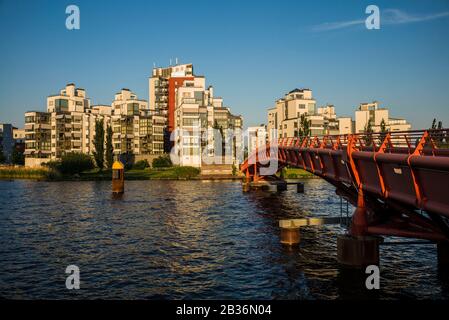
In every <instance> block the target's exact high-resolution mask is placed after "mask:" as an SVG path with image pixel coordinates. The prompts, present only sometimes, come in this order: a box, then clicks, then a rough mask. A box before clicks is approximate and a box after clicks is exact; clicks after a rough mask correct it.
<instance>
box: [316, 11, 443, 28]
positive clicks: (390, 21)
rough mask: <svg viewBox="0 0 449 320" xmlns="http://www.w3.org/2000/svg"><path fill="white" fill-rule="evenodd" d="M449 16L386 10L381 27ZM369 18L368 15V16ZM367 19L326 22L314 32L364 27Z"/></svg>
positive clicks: (381, 17)
mask: <svg viewBox="0 0 449 320" xmlns="http://www.w3.org/2000/svg"><path fill="white" fill-rule="evenodd" d="M448 16H449V11H444V12H439V13H432V14H410V13H407V12H404V11H402V10H399V9H384V10H382V9H381V10H380V25H381V26H382V25H395V24H406V23H415V22H424V21H430V20H436V19H440V18H444V17H448ZM366 17H368V15H366ZM364 24H365V19H359V20H349V21H339V22H326V23H322V24H318V25H316V26H313V27H312V28H311V29H312V31H316V32H322V31H331V30H338V29H345V28H350V27H354V26H357V25H364Z"/></svg>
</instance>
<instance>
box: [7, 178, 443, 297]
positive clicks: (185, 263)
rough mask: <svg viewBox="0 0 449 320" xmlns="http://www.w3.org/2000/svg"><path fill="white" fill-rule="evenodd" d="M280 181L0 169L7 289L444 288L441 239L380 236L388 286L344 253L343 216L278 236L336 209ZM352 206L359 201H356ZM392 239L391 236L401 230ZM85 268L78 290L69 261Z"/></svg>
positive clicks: (268, 292)
mask: <svg viewBox="0 0 449 320" xmlns="http://www.w3.org/2000/svg"><path fill="white" fill-rule="evenodd" d="M304 183H305V193H304V194H298V193H296V190H295V188H293V186H292V187H291V189H290V187H289V190H288V191H286V192H282V193H269V192H251V193H242V190H241V184H240V182H223V181H220V182H207V181H126V192H125V194H124V195H123V197H121V198H118V199H114V198H113V197H112V196H111V184H110V182H104V181H102V182H100V181H99V182H36V181H26V180H23V181H19V180H17V181H0V297H3V298H19V299H37V298H39V299H66V298H70V299H72V298H76V299H77V298H87V299H93V298H103V299H117V298H120V299H247V298H248V299H249V298H252V299H357V298H362V299H363V298H369V299H400V298H412V299H415V298H417V299H448V298H449V280H448V279H447V275H446V273H443V272H441V270H438V267H437V260H436V248H435V246H434V245H398V246H382V247H381V280H380V285H381V289H380V290H371V291H368V290H366V289H364V281H365V277H366V276H365V275H361V274H357V273H353V272H349V273H348V272H344V271H342V270H340V269H339V267H338V264H337V261H336V236H337V235H338V234H341V233H344V228H343V227H341V226H339V225H333V226H324V227H308V228H305V229H302V231H301V236H302V242H301V245H300V246H299V247H298V248H288V247H285V246H282V245H281V244H280V242H279V234H280V231H279V228H278V221H279V219H282V218H288V217H306V216H311V215H313V216H317V215H320V216H326V215H330V216H332V215H334V216H339V215H340V199H339V198H338V196H337V195H336V194H335V188H334V187H332V186H331V185H329V184H327V183H326V182H325V181H323V180H320V179H308V180H304ZM350 210H352V209H351V208H350ZM392 241H395V239H393V240H392ZM68 265H76V266H78V267H79V269H80V276H81V288H80V290H68V289H66V286H65V281H66V276H68V275H67V274H65V268H66V267H67V266H68Z"/></svg>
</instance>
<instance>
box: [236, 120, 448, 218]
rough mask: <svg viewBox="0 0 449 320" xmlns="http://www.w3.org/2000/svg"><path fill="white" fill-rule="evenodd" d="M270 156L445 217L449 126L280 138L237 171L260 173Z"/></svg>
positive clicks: (261, 149) (248, 173)
mask: <svg viewBox="0 0 449 320" xmlns="http://www.w3.org/2000/svg"><path fill="white" fill-rule="evenodd" d="M268 147H270V148H271V149H270V148H268ZM273 149H275V150H277V152H276V153H273V152H272V150H273ZM273 157H275V158H276V159H273ZM262 160H263V161H262ZM270 160H276V161H278V162H279V168H282V167H283V166H286V165H290V166H295V167H300V168H303V169H305V170H307V171H309V172H312V173H313V174H315V175H318V176H321V177H323V178H326V179H327V180H331V181H334V182H341V183H345V184H349V185H353V186H354V187H355V188H357V189H362V190H363V191H366V192H369V193H371V194H374V195H376V196H378V197H379V198H382V199H392V200H395V201H399V202H401V203H403V204H405V205H409V206H413V207H415V208H419V209H423V210H427V211H432V212H436V213H439V214H444V215H446V216H449V196H448V190H449V129H440V130H413V131H396V132H383V133H370V134H351V135H325V136H315V137H290V138H281V139H279V140H277V141H275V142H273V143H272V144H271V145H267V147H265V148H264V147H260V148H258V150H257V152H255V153H253V154H252V155H250V157H249V158H248V159H247V161H245V162H244V163H243V164H242V167H241V170H242V171H243V172H245V173H246V175H247V176H250V175H258V174H260V173H259V168H260V167H261V166H263V165H265V163H266V162H267V161H268V162H269V161H270ZM262 163H263V164H262Z"/></svg>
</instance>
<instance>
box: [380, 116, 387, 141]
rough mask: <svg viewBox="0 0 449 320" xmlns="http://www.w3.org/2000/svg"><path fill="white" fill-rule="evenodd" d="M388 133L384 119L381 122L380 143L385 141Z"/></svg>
mask: <svg viewBox="0 0 449 320" xmlns="http://www.w3.org/2000/svg"><path fill="white" fill-rule="evenodd" d="M387 132H388V130H387V123H386V122H385V119H383V118H382V121H381V122H380V143H382V142H383V141H384V140H385V137H386V136H387Z"/></svg>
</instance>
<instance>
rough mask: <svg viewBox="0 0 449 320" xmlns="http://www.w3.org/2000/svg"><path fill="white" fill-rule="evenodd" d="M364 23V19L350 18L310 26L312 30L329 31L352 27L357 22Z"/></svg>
mask: <svg viewBox="0 0 449 320" xmlns="http://www.w3.org/2000/svg"><path fill="white" fill-rule="evenodd" d="M363 23H365V20H351V21H341V22H326V23H322V24H319V25H316V26H314V27H312V30H313V31H330V30H338V29H343V28H348V27H352V26H355V25H358V24H363Z"/></svg>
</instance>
